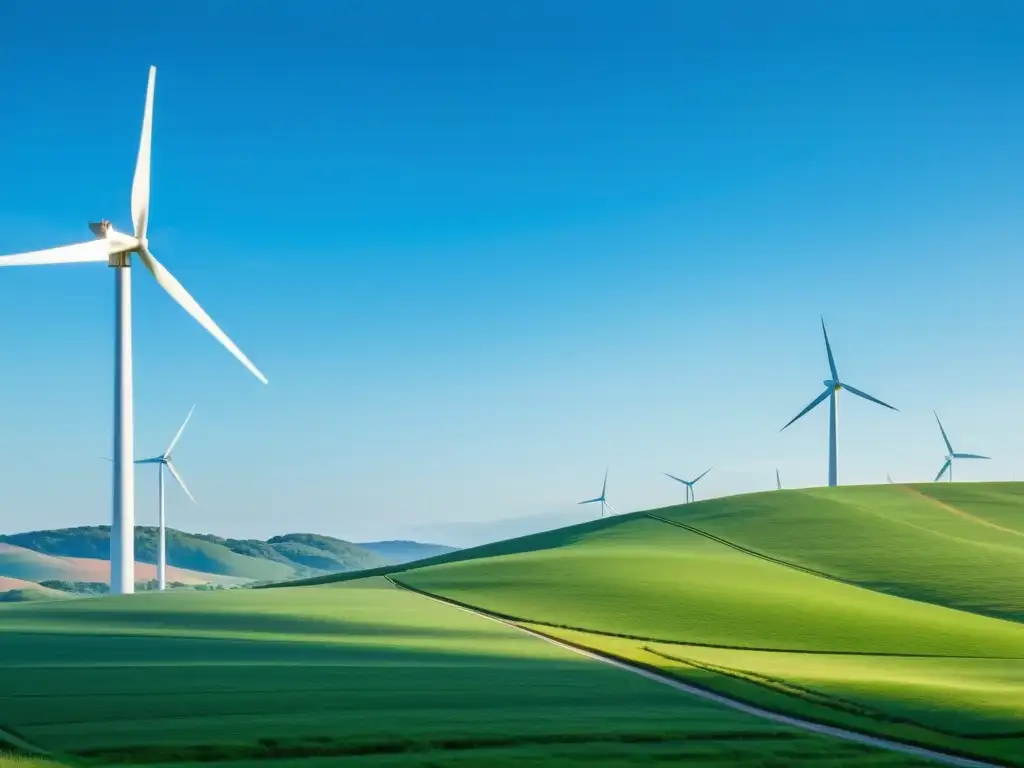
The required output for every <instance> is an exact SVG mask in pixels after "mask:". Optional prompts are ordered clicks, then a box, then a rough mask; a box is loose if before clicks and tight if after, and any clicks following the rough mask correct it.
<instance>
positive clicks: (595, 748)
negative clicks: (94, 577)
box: [0, 579, 926, 768]
mask: <svg viewBox="0 0 1024 768" xmlns="http://www.w3.org/2000/svg"><path fill="white" fill-rule="evenodd" d="M0 658H3V659H7V660H11V661H12V662H13V663H11V664H9V665H8V666H7V667H6V668H5V670H4V679H3V685H2V686H0V723H2V724H3V726H2V728H0V746H2V741H3V738H4V733H5V732H9V733H15V734H17V737H19V738H20V739H21V740H22V741H23V742H27V743H28V744H30V745H33V746H36V747H38V748H42V749H47V750H51V751H55V752H57V753H58V754H59V755H65V756H67V758H68V759H67V761H66V764H67V765H97V766H98V765H132V766H144V765H174V766H178V767H180V768H184V766H190V767H191V766H201V765H210V764H214V763H227V764H229V765H231V766H236V767H237V768H243V766H245V767H247V768H248V767H249V766H253V768H255V766H260V765H262V766H267V765H273V766H278V765H280V766H288V767H290V768H298V767H299V766H303V767H305V766H309V768H318V767H319V766H323V767H324V768H327V766H336V765H341V764H344V765H346V766H348V765H352V766H355V767H356V768H371V767H372V768H388V767H390V766H394V768H399V766H403V767H404V766H423V767H425V766H441V765H443V766H453V767H459V766H461V767H462V768H510V766H514V765H522V764H528V765H544V766H552V767H553V768H585V767H586V766H596V765H600V766H602V767H603V768H639V767H641V766H652V768H653V766H658V765H682V764H685V765H688V766H699V767H702V768H727V767H729V766H736V765H744V766H780V765H785V766H787V767H791V768H817V767H818V766H821V765H829V766H835V767H836V768H883V767H884V768H911V767H912V766H913V767H915V768H924V766H925V765H926V764H925V763H923V762H921V761H918V760H915V759H912V758H908V757H905V756H902V755H894V754H889V753H885V752H883V751H881V750H877V749H873V748H868V747H864V746H861V745H857V744H849V743H845V742H841V741H838V740H834V739H829V738H825V737H823V736H817V735H813V734H809V733H806V732H803V731H799V730H796V729H794V728H790V727H787V726H782V725H779V724H777V723H771V722H767V721H765V720H761V719H758V718H756V717H752V716H750V715H748V714H745V713H741V712H737V711H735V710H731V709H727V708H725V707H723V706H721V705H718V704H714V703H711V702H707V701H703V700H700V699H697V698H694V697H689V696H684V695H681V694H679V693H678V692H676V691H673V690H671V689H669V688H667V687H666V686H662V685H658V684H656V683H654V682H652V681H650V680H645V679H643V678H641V677H638V676H636V675H632V674H629V673H628V672H624V671H622V670H619V669H614V668H612V667H610V666H607V665H604V664H601V663H599V662H596V661H594V660H591V659H586V658H582V657H580V656H578V655H576V654H573V653H570V652H568V651H566V650H564V649H562V648H557V647H555V646H553V645H551V644H548V643H544V642H542V641H539V640H537V639H536V638H532V637H528V636H526V635H524V634H523V633H521V632H518V631H517V630H514V629H511V628H509V627H505V626H502V625H500V624H497V623H495V622H492V621H487V620H485V619H481V618H479V617H476V616H472V615H470V614H468V613H466V612H464V611H458V610H453V609H452V608H450V607H448V606H445V605H442V604H439V603H437V602H434V601H429V600H426V599H424V598H422V597H420V596H418V595H415V594H411V593H409V592H407V591H403V590H399V589H396V588H394V587H393V586H392V585H390V584H389V583H387V582H386V581H385V580H383V579H364V580H361V581H358V582H353V583H350V584H346V585H338V586H334V587H323V588H307V589H296V590H260V591H255V590H232V591H226V592H220V593H194V592H192V593H181V592H179V593H167V594H162V595H148V596H144V597H139V596H136V597H127V598H124V597H103V598H94V599H90V600H72V601H66V602H62V603H51V604H35V605H24V606H2V605H0ZM83 702H87V706H83ZM140 713H143V714H142V715H140ZM0 760H2V758H0ZM53 764H55V765H60V764H65V761H64V759H63V757H59V756H58V757H57V758H56V759H55V760H54V761H53Z"/></svg>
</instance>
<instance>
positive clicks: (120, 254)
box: [0, 67, 267, 594]
mask: <svg viewBox="0 0 1024 768" xmlns="http://www.w3.org/2000/svg"><path fill="white" fill-rule="evenodd" d="M155 83H156V67H150V68H149V84H148V86H147V88H146V106H145V109H144V111H143V114H142V138H141V139H140V141H139V154H138V158H137V160H136V163H135V178H134V180H133V181H132V197H131V209H132V226H133V232H134V234H133V235H129V234H125V233H123V232H118V231H117V230H116V229H114V227H113V226H112V225H111V224H110V222H109V221H106V220H104V221H100V222H93V223H90V224H89V229H91V230H92V232H93V234H94V235H96V238H97V239H95V240H90V241H88V242H84V243H76V244H74V245H65V246H62V247H59V248H50V249H47V250H43V251H32V252H30V253H21V254H18V255H15V256H6V257H0V267H13V266H29V265H39V264H73V263H83V262H94V263H102V262H106V263H107V265H108V266H109V267H112V268H113V269H114V297H115V298H114V458H113V464H114V492H113V515H112V520H111V526H110V591H111V592H112V593H114V594H129V593H131V592H134V591H135V484H134V478H133V475H132V469H133V466H134V460H135V444H134V419H133V413H132V298H131V287H132V270H131V266H132V254H135V255H137V256H138V257H139V260H140V261H141V262H142V264H143V266H145V267H146V269H147V270H148V271H149V273H150V274H151V275H152V276H153V278H154V279H155V280H156V282H157V283H158V284H159V285H160V287H161V288H163V289H164V290H165V291H166V292H167V293H169V294H170V296H171V298H172V299H174V300H175V301H176V302H178V304H179V305H181V307H182V309H184V310H185V311H186V312H188V314H190V315H191V316H192V318H193V319H194V320H195V321H196V322H197V323H199V324H200V325H201V326H202V327H203V328H205V329H206V330H207V331H208V332H209V333H210V334H211V335H212V336H213V337H214V338H215V339H217V341H219V342H220V343H221V344H223V345H224V346H225V347H227V349H228V351H229V352H230V353H231V354H232V355H234V356H235V357H236V358H237V359H238V360H239V362H241V363H242V365H244V366H245V367H246V368H248V369H249V371H251V372H252V374H253V375H254V376H256V378H258V379H259V380H260V381H262V382H263V383H264V384H266V383H267V378H266V377H265V376H264V375H263V374H262V373H260V371H259V369H258V368H256V366H255V365H253V364H252V362H251V361H250V360H249V358H247V357H246V356H245V355H244V354H243V353H242V350H240V349H239V348H238V347H237V346H235V343H234V342H233V341H231V339H229V338H228V336H227V334H225V333H224V331H222V330H221V329H220V327H219V326H218V325H217V324H216V323H215V322H213V319H212V318H211V317H210V316H209V315H208V314H206V312H205V311H204V310H203V308H202V307H200V306H199V304H198V303H196V300H195V299H193V298H192V296H191V295H190V294H189V293H188V291H186V290H185V288H184V287H183V286H182V285H181V283H179V282H178V281H177V280H176V279H175V277H174V276H173V275H172V274H171V273H170V272H168V271H167V269H166V267H164V266H163V265H162V264H161V263H160V262H159V261H157V260H156V257H155V256H154V255H153V254H152V252H151V251H150V250H149V240H148V239H147V237H146V231H147V228H148V224H149V177H150V147H151V139H152V133H153V88H154V85H155Z"/></svg>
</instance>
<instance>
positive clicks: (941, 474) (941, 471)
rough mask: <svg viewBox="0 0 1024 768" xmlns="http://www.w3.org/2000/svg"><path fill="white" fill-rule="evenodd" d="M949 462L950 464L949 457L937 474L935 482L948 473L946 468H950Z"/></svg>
mask: <svg viewBox="0 0 1024 768" xmlns="http://www.w3.org/2000/svg"><path fill="white" fill-rule="evenodd" d="M949 464H950V462H949V459H946V463H945V464H943V465H942V469H940V470H939V474H937V475H936V476H935V482H936V483H937V482H939V480H941V479H942V476H943V475H944V474H946V470H947V469H949Z"/></svg>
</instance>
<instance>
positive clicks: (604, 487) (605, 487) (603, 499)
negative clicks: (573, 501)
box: [579, 467, 618, 517]
mask: <svg viewBox="0 0 1024 768" xmlns="http://www.w3.org/2000/svg"><path fill="white" fill-rule="evenodd" d="M607 491H608V467H605V468H604V483H602V484H601V495H600V496H598V497H597V498H596V499H587V500H585V501H581V502H579V503H580V504H597V503H598V502H600V503H601V517H604V511H605V509H609V510H611V512H612V514H618V512H616V511H615V507H613V506H612V505H611V504H609V503H608V499H607V498H606V496H607Z"/></svg>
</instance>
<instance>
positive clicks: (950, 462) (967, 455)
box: [932, 411, 992, 483]
mask: <svg viewBox="0 0 1024 768" xmlns="http://www.w3.org/2000/svg"><path fill="white" fill-rule="evenodd" d="M932 413H935V411H932ZM935 421H937V422H938V423H939V431H940V432H941V433H942V440H943V442H945V444H946V449H947V450H948V451H949V455H948V456H946V463H945V464H943V465H942V469H940V470H939V474H937V475H936V476H935V482H936V483H937V482H939V480H941V479H942V476H943V475H944V474H946V470H949V482H951V483H952V482H953V459H991V458H992V457H991V456H979V455H978V454H976V453H956V452H955V451H954V450H953V446H952V445H950V444H949V438H948V437H946V430H945V429H943V428H942V422H941V421H939V414H937V413H935Z"/></svg>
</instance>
